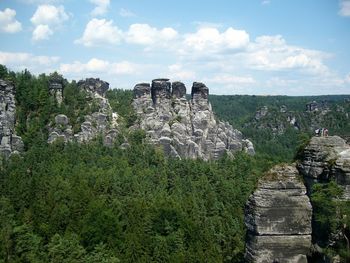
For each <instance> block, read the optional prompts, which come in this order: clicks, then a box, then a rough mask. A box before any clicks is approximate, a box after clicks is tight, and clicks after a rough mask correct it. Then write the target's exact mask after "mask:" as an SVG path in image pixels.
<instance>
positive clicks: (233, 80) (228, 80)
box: [207, 73, 256, 85]
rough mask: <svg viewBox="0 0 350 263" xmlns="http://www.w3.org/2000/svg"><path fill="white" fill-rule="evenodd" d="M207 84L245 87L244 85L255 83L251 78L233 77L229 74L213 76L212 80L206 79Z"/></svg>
mask: <svg viewBox="0 0 350 263" xmlns="http://www.w3.org/2000/svg"><path fill="white" fill-rule="evenodd" d="M207 81H208V82H211V83H216V84H231V85H235V84H239V85H246V84H254V83H256V81H255V80H254V78H253V77H251V76H235V75H231V74H227V73H226V74H217V75H214V76H213V77H212V78H210V79H207Z"/></svg>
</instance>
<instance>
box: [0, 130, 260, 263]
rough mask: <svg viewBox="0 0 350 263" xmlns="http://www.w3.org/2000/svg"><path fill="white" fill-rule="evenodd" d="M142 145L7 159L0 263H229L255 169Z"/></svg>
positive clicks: (64, 149) (245, 161) (240, 247)
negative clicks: (169, 155)
mask: <svg viewBox="0 0 350 263" xmlns="http://www.w3.org/2000/svg"><path fill="white" fill-rule="evenodd" d="M143 138H144V132H138V131H136V132H134V133H133V134H130V139H129V141H130V144H131V145H132V147H130V148H129V149H127V150H121V149H117V148H115V149H111V148H105V147H104V146H103V145H102V144H101V143H99V142H95V143H91V144H89V145H78V144H67V145H64V144H62V143H55V144H53V145H35V146H33V147H31V148H30V149H29V150H28V151H27V152H26V153H25V154H24V155H23V157H22V158H19V157H16V156H13V158H11V159H10V160H9V162H8V163H7V165H6V166H5V167H4V168H3V171H2V172H1V173H0V182H1V188H0V189H1V193H2V199H1V200H2V201H1V204H2V206H1V210H0V211H1V213H0V216H1V219H2V220H1V222H0V224H1V233H2V235H1V237H0V239H1V240H0V244H1V246H0V248H1V250H0V251H1V253H2V255H4V258H9V259H10V260H8V261H7V262H15V259H18V260H22V259H23V261H26V262H34V261H32V260H34V259H35V260H37V261H40V260H42V261H44V262H45V261H49V262H118V261H119V260H120V261H121V262H154V261H156V262H179V261H180V262H205V261H210V262H219V261H220V262H222V261H223V262H239V260H240V259H241V258H242V255H243V251H244V237H245V230H244V224H243V208H244V204H245V202H246V199H247V197H248V195H249V194H250V193H251V191H252V190H253V189H254V186H255V182H256V180H257V178H258V176H259V175H260V174H261V173H262V171H261V169H260V167H259V163H260V160H258V159H255V158H251V157H249V156H246V155H244V154H242V155H237V156H236V158H235V159H234V160H231V159H229V158H227V157H225V158H223V159H222V160H220V161H219V162H212V163H211V162H203V161H200V160H198V161H194V160H182V161H180V160H168V159H166V158H164V156H163V155H162V153H161V152H160V151H158V150H156V149H154V148H152V147H150V146H148V145H145V144H143V143H142V141H143ZM72 156H74V158H72ZM15 211H16V212H15ZM29 248H30V249H29Z"/></svg>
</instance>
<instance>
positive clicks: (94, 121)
mask: <svg viewBox="0 0 350 263" xmlns="http://www.w3.org/2000/svg"><path fill="white" fill-rule="evenodd" d="M78 86H79V87H80V88H81V89H84V90H85V91H86V92H87V96H88V97H89V98H91V99H93V101H94V102H96V103H97V104H98V111H96V112H93V113H92V114H89V115H86V116H84V119H85V121H84V122H83V123H82V124H81V126H80V131H79V132H78V133H75V134H74V133H73V130H72V126H71V125H70V124H69V119H68V118H67V116H65V115H63V114H59V115H57V116H56V117H55V123H54V124H53V125H52V126H51V129H50V135H49V138H48V142H49V143H52V142H54V141H55V140H57V139H59V138H61V139H62V140H63V141H65V142H67V141H77V142H80V143H83V142H88V141H90V140H92V139H94V138H96V136H97V135H98V134H102V136H103V140H104V143H105V145H107V146H112V145H113V143H114V141H115V139H116V138H117V136H118V134H119V131H118V122H117V121H118V114H117V113H115V112H113V111H112V108H111V106H110V104H109V102H108V99H106V98H105V97H104V96H105V94H106V91H107V90H108V88H109V84H108V83H107V82H104V81H101V80H100V79H92V78H89V79H86V80H85V81H84V80H81V81H79V82H78ZM140 92H141V91H140ZM141 93H142V92H141Z"/></svg>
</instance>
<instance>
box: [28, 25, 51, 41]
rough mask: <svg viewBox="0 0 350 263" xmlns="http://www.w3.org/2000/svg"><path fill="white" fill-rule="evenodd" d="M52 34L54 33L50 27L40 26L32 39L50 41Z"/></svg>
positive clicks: (35, 30)
mask: <svg viewBox="0 0 350 263" xmlns="http://www.w3.org/2000/svg"><path fill="white" fill-rule="evenodd" d="M52 34H53V32H52V30H51V29H50V27H49V26H48V25H38V26H37V27H36V28H35V29H34V31H33V36H32V39H33V40H34V41H39V40H46V39H49V38H50V36H51V35H52Z"/></svg>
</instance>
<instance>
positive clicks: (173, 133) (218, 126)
mask: <svg viewBox="0 0 350 263" xmlns="http://www.w3.org/2000/svg"><path fill="white" fill-rule="evenodd" d="M208 95H209V89H208V88H207V87H206V86H205V85H204V84H203V83H199V82H194V83H193V87H192V92H191V100H190V101H188V100H187V99H186V87H185V85H184V84H183V83H181V82H173V83H170V82H169V80H168V79H155V80H153V81H152V85H149V84H147V83H141V84H137V85H136V86H135V88H134V101H133V106H134V108H135V111H136V113H137V115H138V116H139V123H138V124H136V125H135V127H134V128H141V129H144V130H145V131H146V133H147V135H148V138H149V141H150V142H151V143H153V144H155V145H158V146H162V147H163V148H164V151H165V153H166V154H168V155H170V156H173V157H178V158H192V159H195V158H202V159H204V160H209V159H218V158H219V157H220V156H222V155H223V154H224V153H225V152H227V153H234V152H237V151H242V150H245V151H246V152H247V153H249V154H254V147H253V144H252V143H251V142H250V141H249V140H243V136H242V134H241V132H240V131H238V130H236V129H233V127H232V126H231V125H230V124H229V123H227V122H221V121H217V120H216V119H215V116H214V113H213V111H212V108H211V105H210V103H209V101H208Z"/></svg>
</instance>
